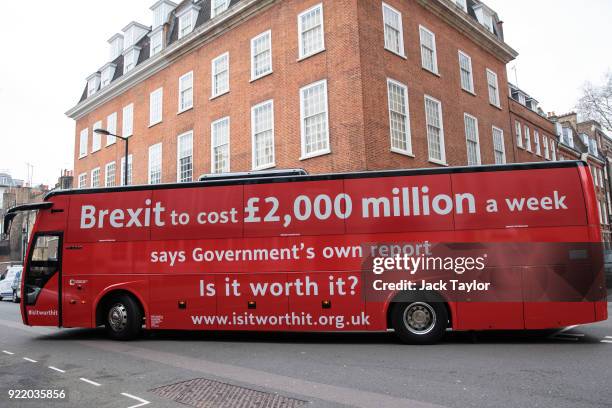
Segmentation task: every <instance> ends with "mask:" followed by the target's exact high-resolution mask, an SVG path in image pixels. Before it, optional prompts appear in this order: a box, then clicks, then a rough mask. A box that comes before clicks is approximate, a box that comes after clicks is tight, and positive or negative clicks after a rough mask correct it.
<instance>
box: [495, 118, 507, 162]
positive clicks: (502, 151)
mask: <svg viewBox="0 0 612 408" xmlns="http://www.w3.org/2000/svg"><path fill="white" fill-rule="evenodd" d="M496 131H497V132H499V135H500V136H501V148H502V150H501V154H502V158H503V159H502V163H497V157H496V155H495V153H496V152H498V150H496V149H495V132H496ZM492 132H493V160H494V161H495V164H506V142H505V140H504V130H503V129H502V128H498V127H497V126H493V128H492Z"/></svg>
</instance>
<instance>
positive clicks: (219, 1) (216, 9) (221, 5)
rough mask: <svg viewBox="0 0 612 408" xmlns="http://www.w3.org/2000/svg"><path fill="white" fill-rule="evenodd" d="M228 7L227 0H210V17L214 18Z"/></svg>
mask: <svg viewBox="0 0 612 408" xmlns="http://www.w3.org/2000/svg"><path fill="white" fill-rule="evenodd" d="M228 7H229V0H212V4H211V7H210V18H215V17H216V16H218V15H219V14H221V13H223V12H224V11H225V10H227V8H228Z"/></svg>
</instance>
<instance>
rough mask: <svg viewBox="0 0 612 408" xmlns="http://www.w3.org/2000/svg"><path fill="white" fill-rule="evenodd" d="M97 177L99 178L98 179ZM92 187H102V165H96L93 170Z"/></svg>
mask: <svg viewBox="0 0 612 408" xmlns="http://www.w3.org/2000/svg"><path fill="white" fill-rule="evenodd" d="M96 178H97V180H96ZM90 179H91V184H90V186H91V188H97V187H100V167H96V168H94V169H92V170H91V177H90Z"/></svg>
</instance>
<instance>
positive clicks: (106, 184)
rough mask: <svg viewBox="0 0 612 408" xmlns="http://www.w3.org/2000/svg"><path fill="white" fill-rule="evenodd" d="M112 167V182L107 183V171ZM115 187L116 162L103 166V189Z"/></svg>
mask: <svg viewBox="0 0 612 408" xmlns="http://www.w3.org/2000/svg"><path fill="white" fill-rule="evenodd" d="M113 166H114V169H113V177H112V182H111V183H109V177H108V175H109V169H110V168H111V167H113ZM116 185H117V162H114V161H112V162H110V163H106V165H105V166H104V187H114V186H116Z"/></svg>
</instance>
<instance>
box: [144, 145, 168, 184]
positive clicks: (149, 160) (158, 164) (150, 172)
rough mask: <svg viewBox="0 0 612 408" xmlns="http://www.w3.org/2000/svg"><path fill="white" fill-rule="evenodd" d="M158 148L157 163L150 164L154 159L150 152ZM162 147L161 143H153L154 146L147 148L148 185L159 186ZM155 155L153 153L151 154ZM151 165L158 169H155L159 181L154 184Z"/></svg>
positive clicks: (161, 168) (160, 180) (162, 161)
mask: <svg viewBox="0 0 612 408" xmlns="http://www.w3.org/2000/svg"><path fill="white" fill-rule="evenodd" d="M157 148H159V163H152V160H153V159H154V158H155V157H154V156H153V155H152V151H153V150H154V149H157ZM163 152H164V151H163V145H162V143H161V142H159V143H155V144H154V145H151V146H149V158H148V166H147V183H149V184H160V183H161V182H162V175H163V173H162V170H163V167H162V166H163V163H164V160H163V157H164V156H163V154H164V153H163ZM153 153H155V152H153ZM153 165H155V166H156V167H159V170H157V169H156V173H157V172H158V171H159V181H156V182H155V183H153V177H152V176H153V171H152V170H153Z"/></svg>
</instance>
